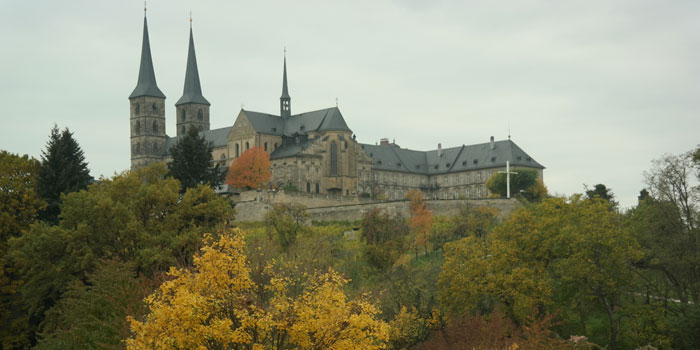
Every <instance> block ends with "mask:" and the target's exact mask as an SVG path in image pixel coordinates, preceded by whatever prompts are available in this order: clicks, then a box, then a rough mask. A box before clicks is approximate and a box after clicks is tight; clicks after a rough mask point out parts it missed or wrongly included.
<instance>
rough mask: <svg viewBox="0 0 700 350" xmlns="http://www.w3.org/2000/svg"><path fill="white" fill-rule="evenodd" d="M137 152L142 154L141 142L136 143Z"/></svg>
mask: <svg viewBox="0 0 700 350" xmlns="http://www.w3.org/2000/svg"><path fill="white" fill-rule="evenodd" d="M136 154H141V143H139V142H137V143H136Z"/></svg>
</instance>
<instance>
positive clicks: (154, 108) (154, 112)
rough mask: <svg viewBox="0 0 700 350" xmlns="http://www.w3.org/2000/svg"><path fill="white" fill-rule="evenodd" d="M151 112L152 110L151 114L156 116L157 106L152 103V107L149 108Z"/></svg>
mask: <svg viewBox="0 0 700 350" xmlns="http://www.w3.org/2000/svg"><path fill="white" fill-rule="evenodd" d="M151 110H153V114H158V106H156V104H155V103H154V104H153V106H152V107H151Z"/></svg>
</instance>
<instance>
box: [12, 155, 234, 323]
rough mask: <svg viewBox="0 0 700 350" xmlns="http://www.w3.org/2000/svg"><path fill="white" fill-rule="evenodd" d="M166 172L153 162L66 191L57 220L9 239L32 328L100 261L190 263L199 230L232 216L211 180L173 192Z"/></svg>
mask: <svg viewBox="0 0 700 350" xmlns="http://www.w3.org/2000/svg"><path fill="white" fill-rule="evenodd" d="M165 172H166V171H165V166H164V165H163V164H162V163H157V164H154V165H152V166H149V167H145V168H139V169H137V170H135V171H131V172H127V173H124V174H122V175H118V176H115V177H114V178H112V179H103V180H102V181H100V182H99V183H95V184H92V185H91V186H90V187H89V188H88V190H87V191H80V192H73V193H70V194H68V195H65V196H64V197H63V203H62V204H61V213H62V214H61V221H60V222H59V224H58V225H56V226H48V225H46V224H45V223H39V224H33V225H31V226H30V227H29V229H28V230H26V231H25V232H24V234H23V235H21V236H19V237H16V238H13V239H11V240H10V251H9V253H8V256H9V257H10V258H11V262H12V263H13V264H14V266H15V267H16V268H17V273H18V275H19V276H20V277H21V279H22V281H23V284H22V286H21V287H20V289H19V291H20V294H21V297H22V303H23V307H24V310H25V313H26V314H28V315H29V317H30V323H31V325H32V327H33V329H34V330H39V331H41V329H40V328H39V325H40V324H41V322H42V321H43V319H44V315H45V313H46V312H47V311H48V310H50V309H51V308H52V307H53V306H54V305H55V304H56V303H57V302H59V301H60V299H61V297H62V295H63V293H64V292H66V290H68V288H69V286H71V285H72V284H73V283H77V282H85V281H87V280H88V277H87V276H88V275H89V274H90V273H92V272H94V271H96V269H97V267H98V266H99V262H100V261H101V260H103V259H107V260H110V259H116V260H119V261H123V262H130V263H133V266H134V269H135V272H136V273H140V274H143V275H145V276H147V277H148V276H151V277H152V276H155V275H157V274H159V273H161V272H162V271H166V270H167V269H168V268H169V267H170V266H189V265H191V263H192V261H191V259H192V254H193V252H195V251H196V250H197V249H198V248H199V247H200V244H201V243H200V242H201V237H202V235H203V234H204V233H205V232H212V231H214V230H215V229H216V228H217V227H220V226H221V225H224V224H225V223H226V222H227V221H228V220H231V219H232V218H233V209H232V208H231V205H230V203H228V202H227V201H226V200H225V199H223V198H220V197H218V196H217V195H216V194H215V193H214V191H213V190H212V189H211V188H210V187H207V186H199V187H197V188H193V189H188V190H187V192H185V194H184V195H180V193H179V190H180V183H179V182H178V181H177V180H175V179H173V178H165ZM76 281H77V282H76Z"/></svg>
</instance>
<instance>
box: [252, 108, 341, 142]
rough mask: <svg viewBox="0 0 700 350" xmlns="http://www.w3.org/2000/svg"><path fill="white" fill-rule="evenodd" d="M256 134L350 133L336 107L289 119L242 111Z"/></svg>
mask: <svg viewBox="0 0 700 350" xmlns="http://www.w3.org/2000/svg"><path fill="white" fill-rule="evenodd" d="M243 112H244V113H245V115H246V116H247V117H248V120H249V121H250V123H251V124H252V125H253V128H254V129H255V131H256V132H259V133H261V134H267V135H278V136H281V135H284V136H294V135H299V134H302V135H303V134H306V133H308V132H310V131H315V132H321V131H347V132H352V130H350V128H349V127H348V125H347V124H346V123H345V118H343V115H342V114H341V113H340V110H339V109H338V107H331V108H326V109H320V110H317V111H313V112H306V113H301V114H296V115H293V116H291V117H289V118H286V119H285V118H281V117H279V116H276V115H273V114H267V113H260V112H253V111H246V110H244V111H243Z"/></svg>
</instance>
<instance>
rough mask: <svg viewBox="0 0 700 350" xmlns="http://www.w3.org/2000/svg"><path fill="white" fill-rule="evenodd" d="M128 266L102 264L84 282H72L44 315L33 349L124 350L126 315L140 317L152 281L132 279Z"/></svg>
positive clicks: (133, 277)
mask: <svg viewBox="0 0 700 350" xmlns="http://www.w3.org/2000/svg"><path fill="white" fill-rule="evenodd" d="M129 265H130V264H129V263H124V262H120V261H117V260H108V261H102V262H100V264H99V267H98V268H97V270H96V271H95V272H93V273H89V274H88V275H87V283H83V282H81V281H77V280H76V281H73V282H72V283H71V284H70V285H69V287H68V289H67V291H66V292H65V293H64V295H63V297H62V298H61V299H60V300H59V301H58V302H57V303H56V306H54V307H53V308H51V310H49V311H48V312H47V314H46V319H45V321H44V325H43V333H42V334H41V339H40V340H39V343H38V345H37V346H36V349H39V350H43V349H123V348H124V344H123V339H124V338H126V337H128V336H129V325H128V323H127V321H126V316H128V315H143V314H144V313H145V305H144V303H143V299H144V298H145V297H146V296H147V295H148V294H150V293H151V292H152V290H153V289H154V286H153V284H154V282H153V280H149V279H147V278H145V277H143V276H141V277H136V276H134V272H133V268H132V267H131V266H129Z"/></svg>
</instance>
